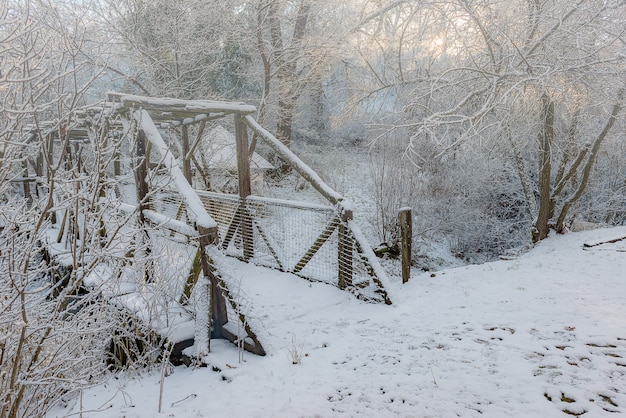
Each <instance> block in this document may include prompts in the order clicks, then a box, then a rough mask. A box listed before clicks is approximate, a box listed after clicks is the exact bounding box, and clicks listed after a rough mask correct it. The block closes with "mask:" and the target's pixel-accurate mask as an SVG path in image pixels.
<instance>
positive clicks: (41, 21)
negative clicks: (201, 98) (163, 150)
mask: <svg viewBox="0 0 626 418" xmlns="http://www.w3.org/2000/svg"><path fill="white" fill-rule="evenodd" d="M70 11H72V13H70ZM80 13H81V9H66V8H63V7H62V5H59V4H56V3H52V2H46V1H38V2H35V1H7V2H4V3H3V4H2V5H1V6H0V16H1V19H0V48H1V49H2V57H3V58H2V61H0V74H1V75H0V77H1V78H2V82H1V87H0V103H1V105H2V107H3V112H2V113H1V114H0V416H2V417H10V418H13V417H27V416H44V415H45V414H46V412H47V411H48V410H49V409H50V408H51V407H52V406H53V405H54V404H55V403H56V402H58V401H59V400H60V399H61V398H62V397H63V396H67V395H73V394H76V393H77V392H78V391H80V390H81V388H84V387H87V386H89V385H92V384H94V383H96V382H98V381H99V379H100V377H102V375H103V373H105V371H106V367H105V359H106V356H105V352H106V344H107V341H109V340H110V338H111V335H112V334H113V329H114V328H115V327H116V325H115V324H116V317H117V316H118V312H117V310H116V309H115V308H113V307H112V306H111V305H107V304H102V303H98V302H99V297H100V296H99V294H98V292H86V291H85V290H86V287H85V284H86V281H87V280H88V279H89V278H90V277H94V276H93V275H94V273H95V272H96V269H97V268H100V267H101V266H102V263H103V262H105V261H108V262H114V261H115V257H113V258H112V257H111V255H112V254H111V251H110V248H108V245H110V240H111V239H112V237H114V236H115V233H114V231H113V233H111V234H106V233H104V228H105V215H104V213H105V211H104V210H103V208H102V206H101V205H102V202H101V197H102V196H103V195H104V194H105V193H106V192H107V190H108V189H109V188H110V186H111V184H110V183H108V182H107V176H106V171H107V167H109V166H110V164H111V162H112V159H113V158H114V156H115V155H116V152H117V146H118V145H117V143H116V141H114V140H113V138H109V136H108V135H107V122H106V121H105V120H104V119H101V118H93V117H92V116H89V115H88V114H87V113H85V112H84V109H83V108H82V106H83V105H84V99H85V95H86V94H87V93H88V90H89V88H90V86H91V85H92V84H93V82H94V80H95V79H96V78H97V77H98V76H99V73H98V72H97V71H96V72H94V71H93V67H91V65H90V64H89V62H87V61H86V60H85V59H84V57H83V56H82V55H81V52H80V51H81V48H82V47H83V46H84V45H85V43H86V42H87V41H88V37H87V28H86V27H85V26H81V25H80V24H78V22H81V21H84V20H83V18H84V15H82V16H81V15H80ZM68 22H72V24H74V26H72V25H67V23H68ZM79 118H82V119H84V118H91V122H90V126H91V128H90V130H91V135H90V138H91V139H92V141H91V142H85V141H76V140H74V139H72V137H71V135H70V133H71V132H72V130H73V129H74V128H75V127H76V126H77V123H78V119H79ZM86 149H89V151H85V152H84V153H83V151H84V150H86ZM104 273H106V272H103V271H100V272H99V273H98V274H104Z"/></svg>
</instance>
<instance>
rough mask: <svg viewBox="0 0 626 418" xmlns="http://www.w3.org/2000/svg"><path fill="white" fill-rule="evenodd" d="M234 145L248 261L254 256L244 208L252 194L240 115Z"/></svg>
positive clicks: (236, 124)
mask: <svg viewBox="0 0 626 418" xmlns="http://www.w3.org/2000/svg"><path fill="white" fill-rule="evenodd" d="M235 143H236V145H237V171H238V174H239V175H238V178H239V197H240V198H241V200H240V202H239V205H240V208H241V211H240V213H241V225H240V226H241V228H240V229H239V232H240V234H241V237H242V240H243V259H244V260H246V261H248V260H249V259H251V258H252V257H253V256H254V239H253V230H252V219H251V216H250V213H249V212H248V210H247V208H246V198H247V197H248V196H250V195H251V194H252V186H251V183H250V156H249V154H248V131H247V128H246V125H245V123H243V119H242V117H241V115H236V116H235Z"/></svg>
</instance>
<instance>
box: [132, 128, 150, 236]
mask: <svg viewBox="0 0 626 418" xmlns="http://www.w3.org/2000/svg"><path fill="white" fill-rule="evenodd" d="M136 156H137V162H136V166H135V184H136V187H137V203H138V204H139V221H140V223H141V224H142V225H143V223H144V221H145V218H144V215H143V210H144V209H150V208H151V207H150V206H151V205H150V202H149V198H148V180H147V179H148V166H149V161H148V157H147V156H146V134H145V133H144V131H143V129H139V131H138V132H137V150H136Z"/></svg>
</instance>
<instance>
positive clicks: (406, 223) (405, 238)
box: [398, 207, 413, 283]
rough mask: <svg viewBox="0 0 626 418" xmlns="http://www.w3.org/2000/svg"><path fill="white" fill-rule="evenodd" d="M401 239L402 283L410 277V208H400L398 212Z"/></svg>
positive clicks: (411, 225)
mask: <svg viewBox="0 0 626 418" xmlns="http://www.w3.org/2000/svg"><path fill="white" fill-rule="evenodd" d="M398 218H399V222H400V236H401V239H402V243H401V245H402V249H401V253H402V283H406V282H408V281H409V278H410V277H411V247H412V244H413V242H412V241H413V215H412V211H411V208H407V207H405V208H401V209H400V212H399V214H398Z"/></svg>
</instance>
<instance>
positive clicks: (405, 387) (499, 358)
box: [50, 228, 626, 417]
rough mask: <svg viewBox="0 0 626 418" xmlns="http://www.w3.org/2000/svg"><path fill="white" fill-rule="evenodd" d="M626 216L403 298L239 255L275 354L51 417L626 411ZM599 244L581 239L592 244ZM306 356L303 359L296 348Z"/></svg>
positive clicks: (447, 273) (121, 382)
mask: <svg viewBox="0 0 626 418" xmlns="http://www.w3.org/2000/svg"><path fill="white" fill-rule="evenodd" d="M621 237H626V228H618V229H605V230H595V231H587V232H581V233H572V234H568V235H564V236H556V237H551V238H549V239H547V240H545V241H543V242H541V243H540V244H539V245H538V246H537V247H536V248H534V249H533V250H532V251H530V252H529V253H528V254H526V255H524V256H521V257H519V258H517V259H513V260H506V261H498V262H493V263H487V264H483V265H480V266H467V267H461V268H456V269H450V270H443V271H439V272H437V273H434V274H433V273H417V272H416V273H415V274H414V276H413V277H412V280H411V281H410V282H409V283H408V284H406V285H401V284H400V283H399V281H398V280H397V279H396V280H395V281H394V283H393V286H394V288H393V289H392V291H393V292H392V295H393V297H395V299H394V304H393V305H392V306H385V305H373V304H368V303H364V302H361V301H358V300H356V299H355V298H354V297H353V296H351V295H350V294H347V293H344V292H341V291H339V290H338V289H336V288H334V287H331V286H328V285H324V284H312V283H309V282H306V281H304V280H302V279H299V278H297V277H294V276H291V275H288V274H282V273H279V272H276V271H272V270H266V269H262V268H258V267H254V266H251V265H246V264H243V263H239V262H235V261H233V273H234V276H235V277H237V278H240V279H241V287H242V296H244V297H246V298H247V299H248V300H249V301H250V302H251V304H252V308H251V311H250V312H249V313H248V316H249V317H251V318H253V319H254V321H255V322H256V323H257V324H261V329H260V330H258V331H259V334H260V335H259V336H260V338H261V339H262V341H263V344H264V346H265V348H266V350H267V351H268V355H267V356H266V357H257V356H254V355H251V354H248V353H246V354H245V355H244V358H243V361H239V353H238V351H237V349H236V347H234V346H233V345H231V344H229V343H227V342H222V341H212V353H211V354H210V355H209V357H208V360H209V362H210V367H207V368H187V367H185V366H181V367H177V368H175V369H172V370H170V371H171V374H170V375H169V376H167V377H165V379H164V385H163V400H162V412H161V414H158V413H157V409H158V403H159V390H160V379H161V373H160V370H155V371H154V372H153V373H151V374H147V375H136V374H132V373H127V374H126V375H122V376H120V375H117V376H112V377H111V379H110V380H109V382H108V383H107V384H105V385H102V386H98V387H94V388H92V389H90V390H87V391H85V392H83V394H82V399H80V400H78V399H76V400H73V401H72V402H71V403H70V405H68V406H67V407H64V408H58V409H56V410H55V411H54V412H53V413H52V414H51V415H50V417H63V416H70V415H71V416H78V415H79V413H80V412H81V408H82V411H83V414H82V416H83V417H155V416H163V417H335V416H338V417H354V416H359V417H394V416H401V417H457V416H459V417H478V416H480V417H566V416H568V415H567V414H571V415H582V416H584V417H603V416H607V417H608V416H610V417H615V416H620V415H621V414H626V240H625V241H616V242H614V243H603V242H605V241H611V240H613V239H615V238H621ZM585 243H587V244H590V245H591V246H588V247H584V244H585ZM293 363H297V364H293Z"/></svg>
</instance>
